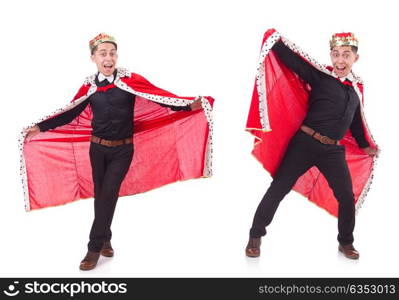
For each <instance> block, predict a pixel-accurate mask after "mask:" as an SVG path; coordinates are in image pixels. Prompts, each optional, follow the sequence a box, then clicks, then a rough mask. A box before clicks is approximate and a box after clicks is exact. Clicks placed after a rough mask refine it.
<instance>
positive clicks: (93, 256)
mask: <svg viewBox="0 0 399 300" xmlns="http://www.w3.org/2000/svg"><path fill="white" fill-rule="evenodd" d="M99 257H100V252H93V251H87V254H86V256H85V258H83V260H82V261H81V262H80V266H79V269H81V270H82V271H88V270H92V269H94V268H95V267H96V265H97V261H98V258H99Z"/></svg>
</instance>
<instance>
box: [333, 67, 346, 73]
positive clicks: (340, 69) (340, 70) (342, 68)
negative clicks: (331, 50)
mask: <svg viewBox="0 0 399 300" xmlns="http://www.w3.org/2000/svg"><path fill="white" fill-rule="evenodd" d="M335 69H336V70H337V71H339V72H342V71H345V69H346V67H338V66H335Z"/></svg>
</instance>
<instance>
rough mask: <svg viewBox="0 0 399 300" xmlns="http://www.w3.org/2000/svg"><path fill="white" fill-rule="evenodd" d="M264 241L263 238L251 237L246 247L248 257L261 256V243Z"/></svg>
mask: <svg viewBox="0 0 399 300" xmlns="http://www.w3.org/2000/svg"><path fill="white" fill-rule="evenodd" d="M261 243H262V240H261V238H260V237H259V238H249V241H248V245H247V247H246V248H245V254H246V255H247V256H248V257H259V256H260V244H261Z"/></svg>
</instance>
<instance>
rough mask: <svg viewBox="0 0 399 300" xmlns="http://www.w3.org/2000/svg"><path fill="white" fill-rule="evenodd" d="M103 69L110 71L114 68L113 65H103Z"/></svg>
mask: <svg viewBox="0 0 399 300" xmlns="http://www.w3.org/2000/svg"><path fill="white" fill-rule="evenodd" d="M103 67H104V69H106V70H111V69H112V68H113V67H114V65H113V64H105V65H103Z"/></svg>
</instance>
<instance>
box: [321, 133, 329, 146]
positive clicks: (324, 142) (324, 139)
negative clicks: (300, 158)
mask: <svg viewBox="0 0 399 300" xmlns="http://www.w3.org/2000/svg"><path fill="white" fill-rule="evenodd" d="M329 140H330V138H329V137H328V136H325V135H320V142H322V143H323V144H328V142H329Z"/></svg>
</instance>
